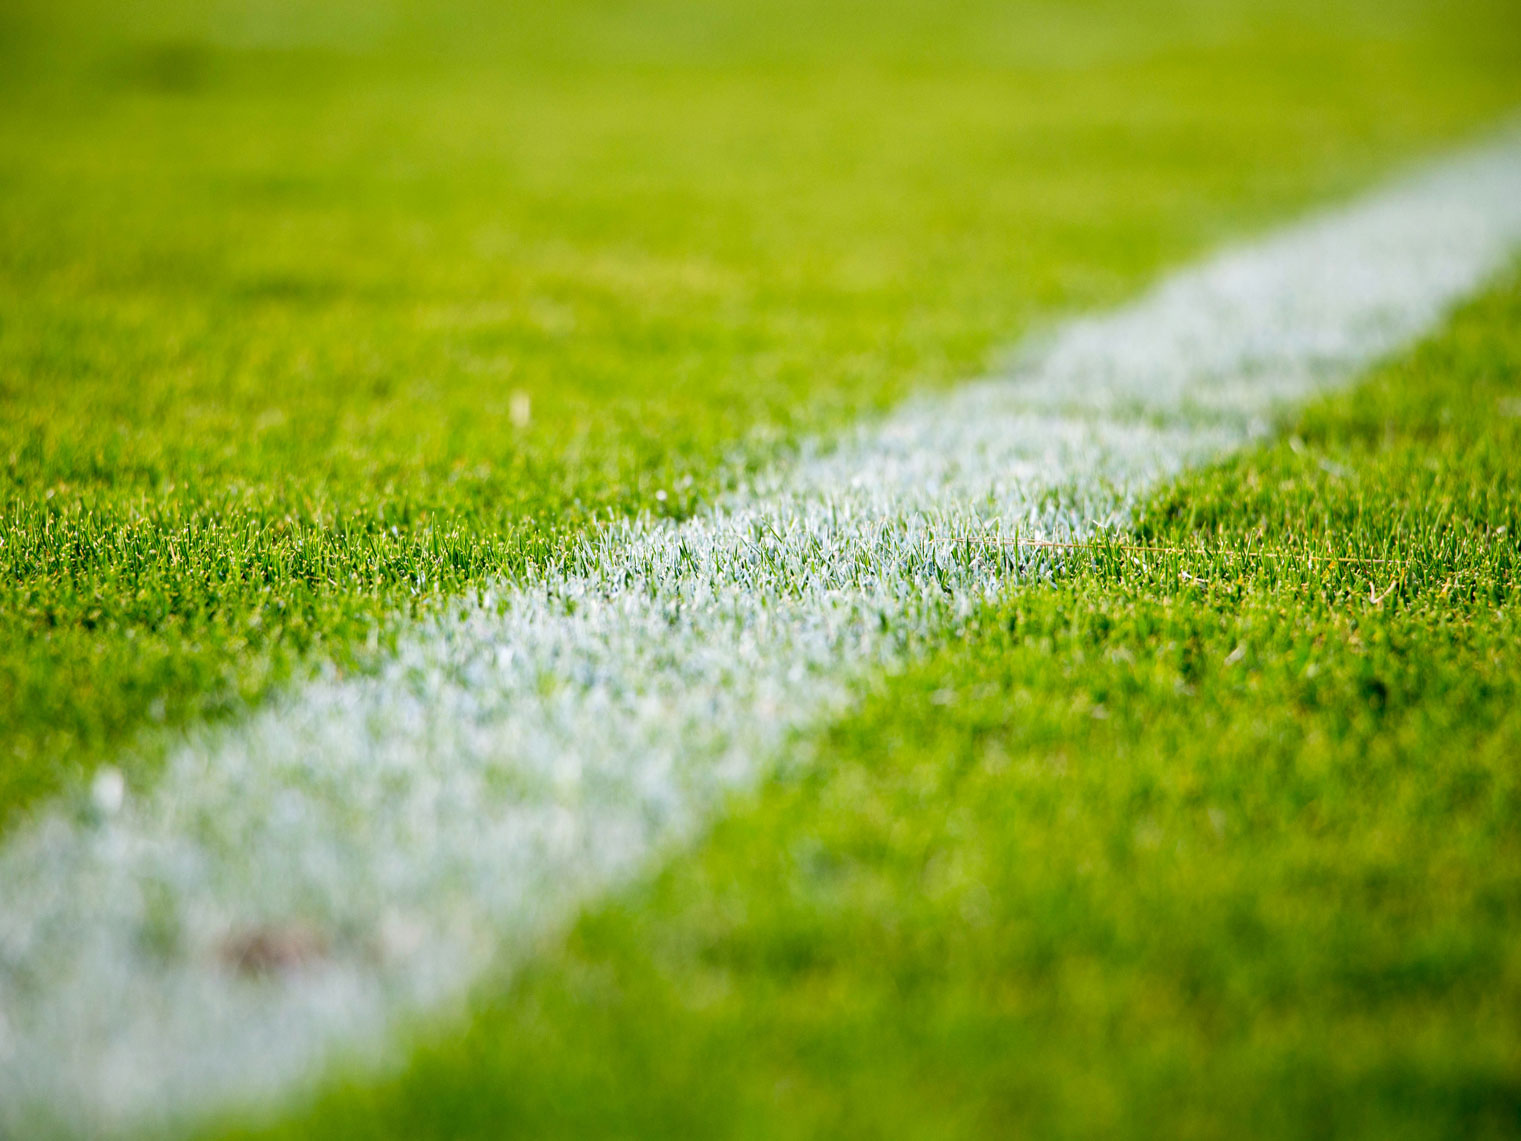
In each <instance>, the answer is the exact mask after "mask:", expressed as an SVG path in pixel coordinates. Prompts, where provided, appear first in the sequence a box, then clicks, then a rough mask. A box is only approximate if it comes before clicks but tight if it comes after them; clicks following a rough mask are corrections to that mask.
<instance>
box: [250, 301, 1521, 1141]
mask: <svg viewBox="0 0 1521 1141" xmlns="http://www.w3.org/2000/svg"><path fill="white" fill-rule="evenodd" d="M1285 428H1286V431H1285V434H1284V437H1283V440H1282V442H1279V443H1274V444H1271V445H1268V446H1264V447H1262V448H1260V449H1258V450H1255V451H1253V452H1250V453H1248V454H1245V455H1243V456H1242V457H1240V458H1239V459H1236V460H1233V461H1230V462H1227V463H1225V464H1224V465H1222V466H1220V467H1218V468H1216V469H1213V470H1208V471H1204V472H1201V473H1199V474H1196V475H1192V476H1188V477H1185V478H1184V479H1183V480H1182V481H1181V482H1180V483H1179V484H1178V485H1177V486H1175V487H1173V488H1171V489H1169V490H1167V491H1166V492H1164V493H1162V494H1161V495H1159V496H1158V497H1157V498H1156V499H1155V500H1154V501H1153V502H1151V503H1150V504H1149V505H1148V506H1147V508H1146V510H1145V511H1144V512H1143V514H1142V516H1141V519H1140V522H1139V524H1138V526H1137V530H1136V534H1135V536H1134V543H1136V544H1141V545H1147V546H1154V547H1169V548H1185V549H1187V550H1190V551H1198V550H1201V549H1207V550H1208V551H1210V552H1211V553H1209V554H1164V555H1156V554H1138V553H1136V552H1134V551H1129V550H1125V549H1123V548H1122V547H1120V546H1119V545H1116V544H1110V545H1101V546H1098V547H1095V548H1094V549H1092V550H1091V551H1090V552H1087V553H1085V554H1081V555H1077V556H1074V557H1073V558H1072V560H1071V561H1070V564H1069V565H1068V566H1067V568H1066V570H1065V573H1064V574H1062V575H1061V576H1060V577H1059V579H1058V581H1056V582H1054V583H1051V584H1047V585H1043V586H1032V587H1029V588H1027V589H1023V590H1016V591H1014V592H1012V593H1011V594H1010V595H1009V596H1008V598H1007V599H1006V600H1005V601H1003V602H1002V603H1000V604H998V605H995V606H991V607H989V608H987V609H986V610H984V611H983V612H982V613H980V614H978V615H977V616H975V617H974V618H973V619H972V620H971V621H970V622H969V623H968V624H967V625H966V627H965V628H964V629H962V630H960V631H959V632H958V633H957V634H956V635H955V636H954V638H952V639H951V640H950V642H949V644H947V645H946V646H944V647H943V648H942V649H941V650H940V651H938V652H936V653H934V654H933V655H931V656H930V657H929V658H927V659H926V660H923V661H921V662H920V663H919V664H916V665H913V666H910V667H907V668H906V669H905V671H904V672H903V673H901V674H900V675H899V676H895V677H891V678H885V679H882V680H881V681H880V683H879V684H877V686H876V687H875V688H874V689H873V690H872V692H870V693H869V694H868V695H867V697H866V700H865V702H864V705H863V707H862V708H861V709H860V711H859V713H858V714H857V715H855V716H854V717H852V718H851V719H850V720H848V721H847V722H846V723H843V724H840V725H837V726H834V727H832V728H830V729H828V730H826V731H824V732H823V733H822V735H821V737H820V739H818V740H817V741H815V742H814V743H813V744H812V746H811V747H810V748H809V749H808V750H806V751H805V755H806V759H803V760H802V761H801V762H798V763H789V764H788V765H786V766H785V767H784V768H783V769H781V770H780V771H779V772H778V773H777V774H776V775H775V778H774V779H773V780H772V781H771V782H770V783H768V784H767V785H766V786H765V787H764V788H763V789H762V790H761V791H759V792H758V793H756V794H754V795H752V796H750V797H748V798H746V799H745V800H743V801H742V802H740V803H737V804H735V805H734V806H733V808H732V811H730V812H729V813H727V814H726V815H725V816H724V818H723V819H721V820H720V821H718V822H717V824H716V825H715V827H714V828H713V830H712V833H711V834H710V835H709V836H708V838H707V839H706V840H705V842H704V843H702V844H701V845H700V847H699V849H698V850H697V851H696V852H695V853H693V854H692V855H690V856H688V857H683V858H681V859H679V860H677V861H675V862H674V863H672V864H671V865H670V866H668V867H667V868H666V869H665V870H664V871H661V872H660V873H659V874H658V875H655V876H654V877H653V878H652V879H651V880H650V881H648V882H647V883H646V884H645V885H643V886H641V887H639V888H637V889H636V890H633V891H631V892H629V893H627V894H625V895H624V896H622V897H620V898H617V899H614V900H611V901H608V902H605V903H603V904H600V905H598V906H597V907H595V908H593V909H592V910H590V911H589V912H588V913H586V914H584V915H583V916H582V918H581V919H580V921H579V922H578V924H577V925H576V926H575V928H574V929H573V931H572V932H571V934H570V936H569V938H568V939H567V940H563V941H562V940H560V939H553V940H550V941H548V942H546V944H545V946H544V947H543V948H542V953H541V955H540V956H539V958H538V959H537V960H536V961H534V962H532V963H530V964H529V965H528V966H527V967H526V968H525V969H523V970H522V971H521V972H520V973H518V975H517V976H516V977H515V978H514V979H513V980H511V981H510V982H506V983H499V984H497V985H495V986H493V987H487V988H484V989H483V991H482V993H481V995H480V996H478V1000H477V1005H476V1010H477V1011H478V1013H477V1014H475V1015H474V1016H473V1018H472V1019H471V1021H470V1022H469V1023H468V1025H467V1026H465V1027H460V1026H457V1025H446V1026H443V1027H435V1028H434V1029H433V1030H431V1031H429V1032H427V1033H426V1034H425V1035H424V1043H423V1045H422V1046H421V1047H420V1048H419V1049H418V1050H417V1052H416V1054H415V1056H414V1057H413V1058H412V1060H411V1062H410V1063H409V1064H408V1065H407V1066H406V1067H405V1068H404V1069H403V1071H402V1072H401V1073H400V1074H399V1075H398V1076H395V1077H393V1078H389V1079H386V1080H383V1081H381V1082H380V1083H379V1084H375V1083H374V1082H373V1080H371V1079H369V1078H365V1079H361V1080H358V1081H356V1082H355V1083H353V1084H349V1085H346V1084H343V1083H338V1084H337V1085H335V1086H333V1087H331V1088H330V1089H329V1092H328V1093H327V1094H326V1095H324V1096H323V1097H321V1098H319V1099H318V1100H317V1101H316V1102H315V1103H314V1104H313V1105H311V1106H309V1107H308V1108H307V1109H306V1110H305V1111H302V1112H301V1113H299V1114H298V1115H296V1116H295V1117H294V1118H292V1119H290V1120H288V1121H286V1122H284V1123H282V1124H281V1125H280V1126H278V1127H277V1128H275V1129H274V1130H273V1131H272V1133H273V1135H276V1136H304V1135H309V1136H381V1137H383V1136H397V1137H408V1138H416V1137H435V1136H531V1137H558V1136H566V1137H570V1136H576V1137H677V1136H687V1137H690V1136H703V1137H717V1136H727V1137H755V1138H760V1137H803V1136H827V1137H834V1136H862V1137H872V1136H881V1137H920V1136H923V1137H988V1136H998V1137H1005V1136H1031V1137H1043V1138H1063V1137H1074V1138H1075V1137H1116V1136H1134V1137H1201V1138H1204V1137H1218V1138H1241V1137H1258V1136H1260V1137H1284V1136H1297V1137H1321V1136H1324V1137H1369V1138H1379V1139H1381V1141H1383V1139H1388V1138H1400V1137H1422V1138H1430V1137H1504V1136H1514V1135H1515V1133H1516V1131H1517V1129H1518V1128H1521V1019H1518V1018H1517V1013H1516V1012H1517V1011H1518V1010H1521V944H1518V942H1517V940H1516V938H1515V932H1516V930H1517V929H1518V925H1521V620H1518V608H1517V603H1518V596H1517V568H1518V565H1521V468H1518V465H1517V457H1518V456H1521V281H1517V282H1514V283H1512V284H1510V285H1508V286H1506V287H1503V288H1500V289H1498V290H1496V291H1495V292H1494V293H1493V294H1491V295H1490V296H1488V297H1487V298H1484V299H1482V300H1480V301H1478V302H1477V303H1475V304H1473V305H1472V306H1470V307H1469V308H1467V309H1466V310H1465V311H1464V312H1462V313H1461V314H1460V315H1458V316H1457V318H1456V319H1455V320H1454V322H1453V324H1452V325H1451V327H1450V328H1449V329H1448V330H1446V331H1445V332H1444V333H1442V334H1441V335H1440V336H1438V337H1437V338H1435V339H1434V340H1433V341H1431V342H1430V343H1428V344H1426V345H1425V346H1423V347H1422V348H1420V349H1419V350H1418V351H1416V352H1414V353H1413V354H1412V355H1410V356H1409V357H1408V358H1407V359H1403V360H1400V361H1397V362H1394V363H1391V364H1389V365H1388V366H1387V367H1383V368H1381V369H1379V370H1377V371H1376V372H1375V374H1374V375H1373V376H1372V377H1371V378H1370V379H1369V380H1368V381H1367V382H1366V383H1365V384H1364V385H1363V386H1362V387H1361V388H1360V389H1359V390H1357V391H1356V392H1355V393H1353V394H1351V395H1347V396H1340V397H1336V398H1334V399H1329V400H1326V401H1324V402H1322V403H1319V404H1317V405H1315V406H1314V407H1311V408H1309V409H1308V410H1306V411H1305V412H1303V413H1302V414H1300V415H1299V416H1298V417H1297V418H1296V419H1295V420H1294V421H1293V422H1292V423H1289V424H1287V425H1285ZM1248 549H1250V550H1252V551H1256V552H1260V554H1259V555H1258V556H1257V557H1252V558H1242V557H1237V556H1236V555H1234V554H1228V553H1227V552H1241V551H1245V550H1248ZM1330 555H1335V556H1337V557H1340V558H1343V559H1351V558H1356V559H1387V560H1393V561H1392V562H1390V563H1353V562H1331V561H1327V558H1326V556H1330ZM1311 556H1318V557H1317V558H1315V559H1314V560H1313V561H1312V558H1311Z"/></svg>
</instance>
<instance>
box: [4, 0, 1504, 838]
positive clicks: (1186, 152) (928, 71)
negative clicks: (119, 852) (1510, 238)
mask: <svg viewBox="0 0 1521 1141" xmlns="http://www.w3.org/2000/svg"><path fill="white" fill-rule="evenodd" d="M118 7H119V6H114V5H91V4H90V3H88V2H87V0H75V2H72V3H69V4H62V5H59V4H46V5H44V4H41V3H36V2H32V0H18V2H16V3H12V4H8V5H7V6H6V8H5V11H4V13H3V14H0V458H3V463H4V466H3V469H0V472H3V474H0V502H3V508H0V827H4V826H5V822H7V821H10V820H13V819H15V818H16V817H17V814H18V812H20V811H21V810H22V809H24V808H26V807H27V806H29V805H33V804H35V803H37V802H38V801H39V799H40V798H43V797H45V796H46V795H48V794H50V793H53V792H56V791H58V790H59V789H61V788H65V787H67V786H68V785H69V784H70V783H72V782H74V781H76V780H77V779H78V778H79V777H80V775H81V774H83V773H86V772H88V770H89V769H90V767H91V766H92V765H93V764H95V763H96V762H97V761H98V760H99V759H101V758H103V757H111V758H112V759H113V761H114V762H115V763H117V764H119V765H121V766H122V767H123V768H125V769H126V771H127V776H128V779H129V782H131V783H133V784H138V783H141V782H142V781H145V780H148V779H151V774H152V771H153V768H154V765H155V763H156V758H157V753H156V751H155V747H154V744H153V743H154V742H155V741H156V740H158V739H159V738H158V737H157V736H156V735H155V733H154V732H153V731H152V730H153V729H154V727H156V726H158V725H162V724H168V725H173V724H176V723H180V722H183V721H186V720H190V719H195V718H201V717H205V716H216V715H221V714H225V713H229V712H236V711H237V710H239V709H242V708H244V707H245V706H246V705H247V704H248V703H250V702H255V701H257V700H258V699H259V698H260V697H261V696H263V695H264V694H266V693H267V692H268V691H269V690H270V688H271V687H272V686H274V685H277V684H279V683H280V682H281V681H282V680H284V679H287V678H289V677H290V676H291V674H292V672H293V671H302V670H305V669H308V668H313V665H314V663H315V664H320V663H328V664H329V667H330V668H337V669H354V668H363V667H364V666H365V664H366V663H367V662H368V661H371V660H373V656H374V654H375V653H377V652H383V649H384V646H385V644H386V640H387V638H388V636H389V635H390V634H391V633H392V632H393V631H394V630H395V629H396V628H397V623H398V621H401V620H404V618H405V617H406V616H407V615H408V614H410V613H414V612H415V611H416V610H417V609H418V608H419V607H427V606H430V605H433V604H434V603H435V602H436V601H437V600H438V599H440V598H444V597H448V596H451V595H456V594H458V593H460V592H463V591H467V590H469V589H470V588H471V587H473V586H477V585H479V584H482V583H484V582H486V581H488V580H490V579H492V578H496V577H509V578H510V577H512V576H513V575H515V574H518V573H520V572H521V571H522V569H523V568H524V567H525V566H527V565H530V564H533V563H536V562H540V561H542V560H544V559H546V558H548V557H550V555H551V554H552V553H553V551H554V550H555V549H556V548H557V545H558V544H560V543H561V542H563V541H564V538H565V537H566V536H567V535H569V534H572V533H574V532H575V531H576V530H577V529H580V528H583V527H585V526H586V525H587V524H588V522H589V521H590V520H591V519H593V518H594V517H595V516H596V515H597V514H598V513H599V512H607V511H611V512H615V513H629V512H637V511H641V510H649V511H654V512H677V513H680V512H685V511H689V510H691V509H692V508H693V507H694V505H696V504H697V503H699V502H701V501H702V499H703V498H704V497H706V496H707V495H708V494H710V493H711V492H712V491H713V490H714V489H715V488H716V487H717V486H718V485H719V484H720V483H721V482H722V481H723V480H724V479H725V478H727V477H728V476H730V475H732V473H733V472H735V471H736V470H738V469H740V468H742V467H743V466H744V465H745V464H749V463H761V462H765V460H766V458H767V457H768V456H769V455H771V454H772V453H773V452H774V451H775V450H776V449H777V448H780V447H785V446H786V445H787V443H788V441H790V440H793V439H795V438H796V437H797V436H798V435H799V434H801V433H808V432H826V431H828V430H829V429H830V428H831V427H832V426H834V425H837V424H839V423H841V422H843V421H844V420H846V419H848V418H851V417H854V416H857V415H859V414H861V413H863V412H870V411H871V410H874V409H878V408H881V407H884V406H886V405H887V404H889V403H891V402H892V401H894V400H896V399H898V398H899V397H900V396H902V395H903V394H904V393H905V392H907V391H909V390H910V389H911V388H913V387H915V386H921V385H934V384H938V383H943V382H947V381H950V380H954V379H959V378H961V377H964V376H965V375H967V374H968V373H970V372H974V371H976V370H977V369H979V368H980V367H982V366H983V365H984V364H985V363H986V361H987V360H988V356H989V353H990V352H991V351H992V349H993V348H994V347H995V346H996V345H998V344H1000V343H1003V342H1004V341H1006V340H1007V339H1008V338H1011V337H1013V336H1015V335H1017V334H1018V333H1019V332H1020V331H1021V330H1022V329H1025V328H1027V327H1029V325H1030V324H1031V323H1032V322H1033V321H1038V320H1049V319H1050V318H1051V316H1052V314H1054V313H1058V312H1062V311H1068V310H1075V309H1084V308H1090V307H1093V306H1097V305H1103V304H1106V303H1109V302H1113V301H1115V300H1118V299H1120V298H1122V297H1124V296H1126V295H1127V294H1130V293H1132V292H1133V291H1134V290H1135V289H1136V288H1137V287H1138V286H1139V285H1140V284H1141V283H1142V282H1144V281H1145V280H1146V279H1147V278H1148V277H1149V276H1151V275H1152V274H1154V273H1155V272H1157V271H1158V270H1159V269H1160V268H1162V267H1164V266H1166V265H1168V264H1171V263H1175V262H1176V261H1178V260H1180V259H1183V258H1186V257H1188V256H1190V255H1192V254H1194V253H1197V252H1198V251H1200V250H1202V249H1204V248H1207V247H1209V246H1211V245H1213V244H1215V243H1217V242H1219V241H1220V240H1222V239H1223V238H1225V237H1228V236H1230V235H1235V234H1240V233H1244V232H1247V231H1249V230H1250V229H1252V228H1253V227H1256V226H1259V225H1261V224H1263V223H1265V222H1266V221H1267V220H1269V219H1272V218H1276V217H1281V216H1283V215H1284V214H1286V213H1288V212H1290V211H1292V210H1295V209H1297V208H1300V207H1301V206H1303V205H1305V204H1307V203H1309V202H1312V201H1316V200H1321V199H1324V198H1325V197H1327V196H1332V195H1335V194H1338V193H1342V192H1346V191H1349V190H1350V189H1352V188H1353V187H1356V186H1359V185H1362V184H1364V183H1365V182H1366V180H1367V179H1368V178H1370V177H1372V176H1373V175H1375V174H1376V173H1378V172H1380V171H1382V170H1385V169H1388V168H1389V167H1390V166H1391V165H1392V164H1395V163H1397V162H1398V161H1400V160H1403V159H1406V158H1409V157H1411V156H1414V155H1418V154H1421V153H1424V152H1426V151H1429V150H1432V149H1435V148H1438V147H1439V146H1440V145H1442V144H1444V143H1446V142H1448V141H1450V140H1452V139H1454V138H1455V137H1458V136H1460V135H1462V134H1463V133H1465V132H1467V131H1470V130H1473V129H1476V128H1477V127H1479V126H1480V125H1482V124H1485V123H1487V122H1489V121H1491V120H1492V119H1493V118H1494V116H1496V115H1497V114H1499V113H1501V112H1502V111H1503V110H1504V109H1505V108H1507V107H1509V106H1510V105H1512V104H1513V103H1515V102H1516V101H1517V100H1518V98H1521V69H1518V68H1517V67H1516V56H1517V50H1518V49H1517V47H1516V44H1517V43H1518V42H1521V37H1517V36H1515V35H1514V34H1513V32H1514V31H1515V17H1514V12H1513V9H1512V7H1511V6H1510V5H1509V4H1507V3H1500V2H1498V0H1458V2H1456V3H1447V4H1443V5H1436V4H1422V3H1413V2H1401V3H1394V4H1389V3H1384V4H1376V5H1375V4H1365V3H1361V2H1359V0H1337V2H1334V3H1329V4H1328V3H1314V4H1312V3H1308V2H1307V0H1273V2H1272V3H1269V4H1262V5H1253V6H1251V9H1250V11H1243V6H1241V5H1236V4H1228V3H1224V2H1220V3H1206V2H1203V0H1191V2H1183V0H1172V2H1166V0H1156V2H1153V3H1148V4H1144V5H1137V4H1134V3H1119V2H1118V0H1113V2H1111V0H1093V2H1087V3H1070V4H1055V3H1052V4H1042V5H1035V6H1028V7H1021V8H1019V9H1013V8H1010V7H1009V6H1006V5H1002V4H994V3H991V2H981V0H962V2H959V3H954V4H940V5H913V4H908V3H894V4H890V5H886V6H884V5H881V4H876V5H865V4H858V3H853V2H850V0H828V2H825V3H813V4H806V5H805V4H801V3H788V2H784V0H770V2H767V3H762V4H741V3H738V2H732V3H730V2H711V0H708V2H704V3H697V2H696V0H666V2H664V3H645V4H640V5H605V4H595V3H590V2H587V3H577V4H566V5H554V6H552V7H551V6H539V5H508V6H506V7H503V8H500V9H489V10H488V9H487V8H485V7H484V6H470V5H466V4H456V5H435V6H427V7H422V6H419V7H417V8H412V7H408V6H406V5H397V6H394V7H390V8H383V7H380V6H369V5H363V6H361V5H356V4H348V5H344V4H338V5H326V6H322V7H321V8H320V9H318V8H313V7H312V6H302V5H286V6H282V5H280V4H275V3H265V4H255V5H245V6H240V7H236V8H234V7H228V6H221V7H219V6H207V5H191V4H183V5H176V4H174V3H171V2H168V0H163V2H161V3H157V4H152V5H147V4H144V5H133V6H132V7H131V9H130V14H129V15H123V14H122V12H127V11H128V10H126V9H123V10H121V11H120V12H119V11H118V10H117V9H118ZM377 13H378V14H377ZM123 750H126V751H125V752H124V751H123Z"/></svg>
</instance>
